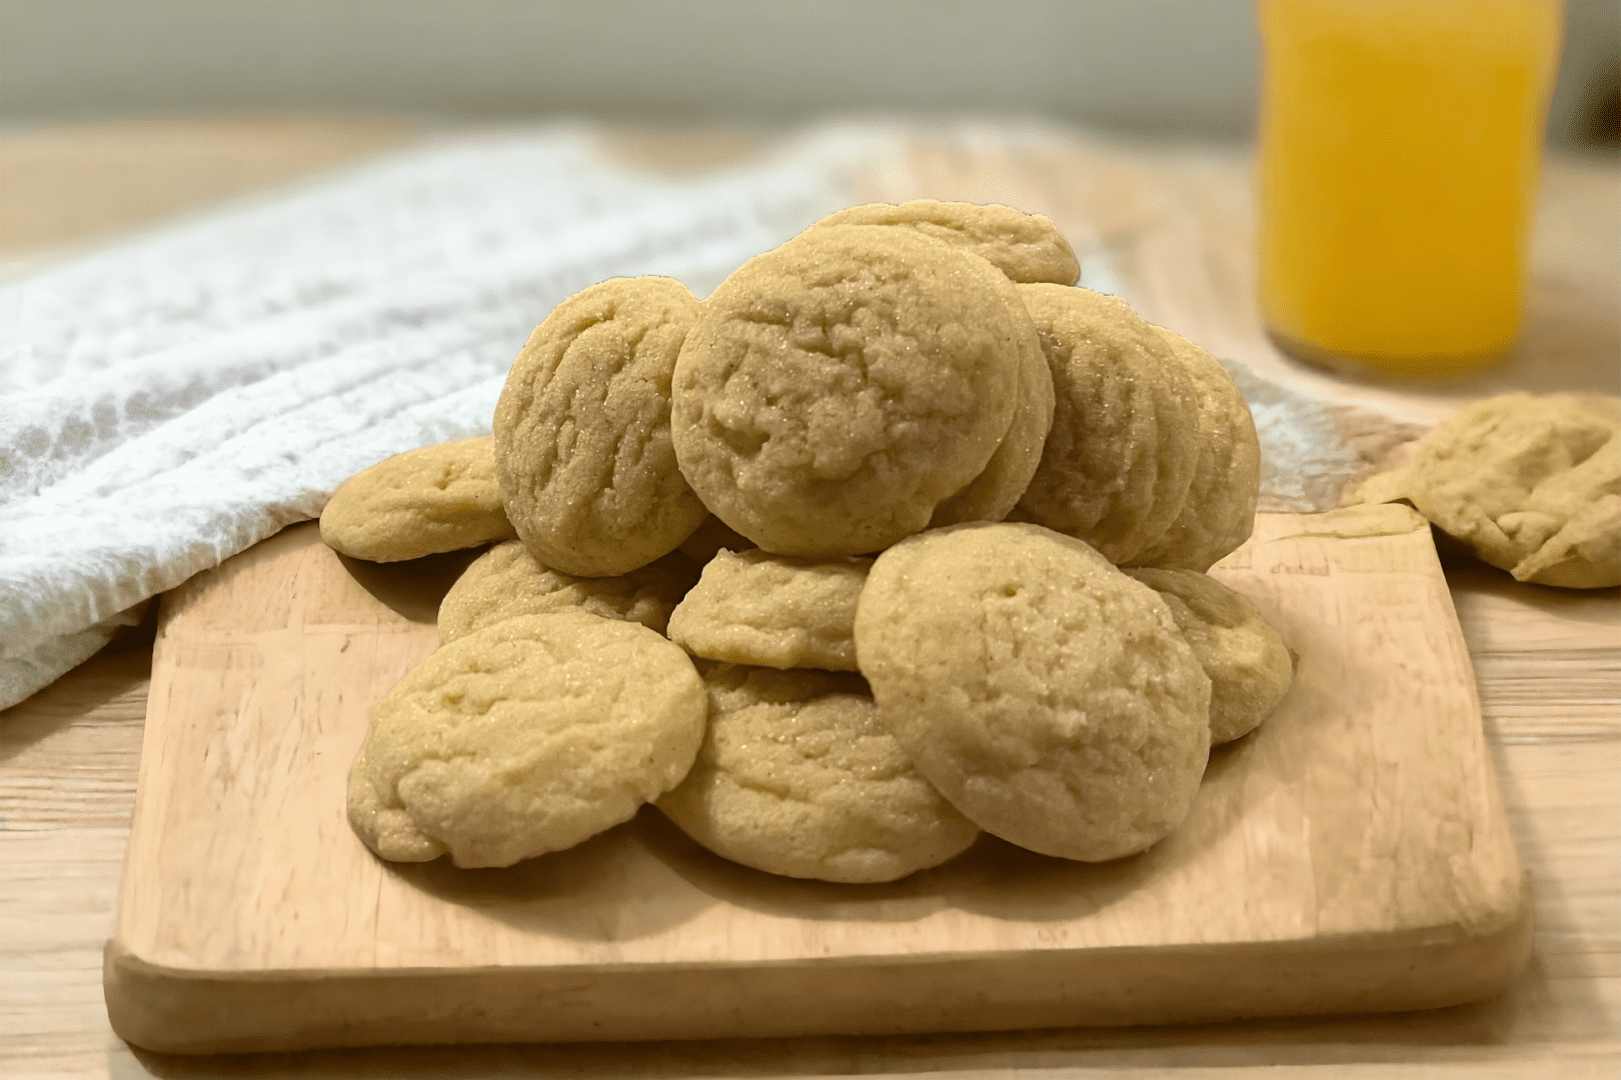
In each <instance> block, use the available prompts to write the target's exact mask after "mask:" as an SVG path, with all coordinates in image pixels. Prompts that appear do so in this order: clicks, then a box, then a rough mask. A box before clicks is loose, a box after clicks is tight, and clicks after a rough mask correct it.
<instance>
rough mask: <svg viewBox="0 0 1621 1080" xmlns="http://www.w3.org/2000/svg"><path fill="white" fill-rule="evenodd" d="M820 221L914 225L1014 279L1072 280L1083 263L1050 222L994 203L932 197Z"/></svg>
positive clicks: (869, 206)
mask: <svg viewBox="0 0 1621 1080" xmlns="http://www.w3.org/2000/svg"><path fill="white" fill-rule="evenodd" d="M824 225H892V226H900V227H902V228H908V229H916V230H917V231H918V232H920V233H922V234H923V235H925V236H929V237H933V238H934V239H936V240H941V241H944V242H945V243H948V244H950V245H951V246H952V247H958V248H962V249H963V250H965V251H971V252H973V253H974V254H975V255H978V256H979V257H980V258H982V259H984V260H985V261H986V262H988V263H990V264H991V265H992V266H994V267H996V268H997V269H998V270H1000V271H1002V273H1004V274H1006V275H1007V276H1008V277H1009V278H1010V279H1011V280H1013V281H1050V282H1054V283H1056V284H1059V285H1073V284H1075V282H1076V280H1077V279H1078V278H1079V277H1080V276H1081V264H1080V263H1079V262H1077V261H1076V259H1075V251H1074V249H1072V248H1071V247H1070V246H1069V241H1068V240H1065V239H1064V235H1063V233H1060V232H1059V231H1058V229H1057V228H1056V227H1055V226H1054V225H1053V223H1052V222H1051V221H1050V220H1048V219H1047V218H1045V217H1043V216H1042V215H1040V214H1026V213H1025V212H1024V211H1022V210H1015V209H1013V208H1012V207H1010V206H1001V205H999V204H996V203H988V204H985V205H976V204H975V203H965V202H936V201H935V200H933V199H914V200H913V201H911V202H904V203H901V204H900V205H899V206H894V205H891V204H889V203H868V204H867V205H865V206H852V207H850V208H849V209H847V210H840V211H839V212H838V213H835V214H829V215H828V216H827V217H825V218H823V219H822V220H821V221H819V222H817V223H816V225H815V226H812V227H813V228H815V227H820V226H824Z"/></svg>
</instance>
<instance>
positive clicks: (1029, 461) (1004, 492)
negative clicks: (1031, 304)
mask: <svg viewBox="0 0 1621 1080" xmlns="http://www.w3.org/2000/svg"><path fill="white" fill-rule="evenodd" d="M1005 295H1006V299H1007V303H1008V304H1010V305H1015V306H1018V307H1021V308H1022V307H1023V305H1024V301H1023V300H1022V299H1021V298H1020V296H1019V293H1018V290H1016V289H1014V288H1013V287H1012V286H1011V285H1009V286H1008V287H1007V289H1006V290H1005ZM1032 325H1034V324H1032ZM1018 393H1019V401H1018V405H1017V407H1016V408H1015V409H1014V412H1013V423H1012V426H1010V427H1009V428H1008V433H1007V435H1005V436H1004V437H1003V439H1002V444H1001V445H1000V446H998V447H997V448H996V453H994V454H992V455H991V460H990V461H989V462H987V463H986V465H985V471H984V472H982V473H980V474H979V475H978V476H976V477H975V478H974V479H973V480H972V481H970V482H969V484H968V486H967V487H965V488H963V489H962V490H961V491H959V492H957V494H955V495H953V496H952V497H951V498H949V499H947V500H946V501H945V502H943V503H941V504H940V505H939V506H937V507H936V508H935V511H934V516H933V517H932V518H930V519H929V527H930V528H939V527H941V526H944V525H957V524H961V523H962V522H965V521H1001V520H1002V519H1004V518H1006V517H1007V516H1008V513H1009V512H1010V511H1011V510H1012V509H1013V507H1014V506H1015V505H1016V504H1017V503H1018V501H1019V499H1020V498H1021V497H1022V496H1023V495H1024V493H1025V491H1026V490H1027V489H1028V488H1029V487H1030V480H1031V478H1032V477H1033V476H1035V474H1036V469H1037V467H1038V466H1040V464H1041V456H1042V453H1043V451H1044V450H1045V449H1046V446H1047V435H1048V432H1050V431H1051V430H1052V426H1053V410H1054V407H1055V405H1056V398H1055V396H1054V390H1053V376H1052V369H1051V368H1050V367H1049V366H1048V363H1047V355H1046V353H1045V352H1043V351H1042V348H1041V342H1040V340H1039V339H1038V338H1037V337H1035V336H1034V335H1032V336H1030V337H1027V338H1025V339H1023V348H1022V349H1020V354H1019V383H1018Z"/></svg>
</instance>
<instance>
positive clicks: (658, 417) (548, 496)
mask: <svg viewBox="0 0 1621 1080" xmlns="http://www.w3.org/2000/svg"><path fill="white" fill-rule="evenodd" d="M697 315H698V301H697V300H695V299H693V296H692V294H691V293H690V292H688V291H687V287H686V286H685V285H683V284H681V283H680V282H679V281H674V280H671V279H670V278H660V277H639V278H614V279H612V280H610V281H604V282H602V283H600V284H597V285H593V286H591V287H590V288H588V289H585V290H583V291H581V292H579V293H576V294H575V295H574V296H571V297H569V298H568V299H567V300H565V301H563V302H562V303H561V304H558V305H557V307H556V308H554V309H553V310H552V313H551V314H550V315H548V316H546V321H544V322H542V323H541V324H540V326H538V327H537V328H536V329H535V332H534V333H533V334H532V335H530V337H529V342H528V344H526V345H525V346H524V347H523V351H522V352H521V353H519V354H518V359H517V360H516V361H515V362H514V363H513V365H512V370H511V372H509V373H508V375H507V381H506V385H505V386H504V387H503V388H502V390H501V397H500V400H499V401H498V402H497V403H496V407H495V424H494V428H495V460H496V469H497V473H498V475H499V477H500V480H501V495H502V498H503V499H504V500H505V502H506V506H507V513H508V514H509V515H510V516H511V518H512V523H513V525H515V526H516V527H517V530H518V535H519V536H520V537H522V539H523V542H524V543H525V544H527V545H528V546H529V550H530V551H531V552H533V553H534V556H535V558H537V559H538V560H540V562H541V563H543V564H544V565H546V566H550V567H553V568H555V569H558V570H562V571H564V572H565V573H569V574H577V575H580V576H582V577H611V576H613V575H615V574H623V573H625V572H626V571H628V570H634V569H636V568H637V567H639V566H646V565H647V564H648V563H650V562H652V561H653V560H654V559H656V558H658V557H659V556H661V555H664V554H666V553H668V552H670V551H673V550H675V548H676V546H677V545H679V544H680V543H681V542H682V541H683V540H685V539H686V538H687V537H688V536H689V535H690V534H691V533H692V531H693V530H694V529H696V528H697V527H698V524H699V523H700V522H701V521H703V519H704V517H705V516H706V514H707V513H708V512H707V511H706V510H705V509H704V506H703V504H702V503H701V502H699V501H698V497H697V496H696V495H694V494H693V493H692V491H691V490H690V489H689V488H688V487H687V482H686V480H684V479H683V478H682V476H681V471H680V470H679V469H678V468H677V467H676V461H675V452H674V450H673V449H672V448H671V445H670V375H671V372H672V371H674V369H675V358H676V354H677V352H678V351H679V350H680V348H681V344H682V342H683V341H685V340H686V336H687V332H688V331H689V330H690V329H691V328H692V325H693V322H694V321H695V320H696V319H697Z"/></svg>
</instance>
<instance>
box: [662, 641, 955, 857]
mask: <svg viewBox="0 0 1621 1080" xmlns="http://www.w3.org/2000/svg"><path fill="white" fill-rule="evenodd" d="M704 684H705V686H706V688H707V689H708V692H709V732H708V734H707V735H705V736H704V742H703V747H702V748H701V749H700V750H699V751H698V760H697V762H696V763H695V764H694V765H693V767H692V772H691V773H689V774H688V775H687V778H686V779H685V780H683V781H682V782H681V784H680V786H678V787H677V788H676V789H675V790H674V791H671V792H670V793H669V794H668V795H665V796H664V797H663V798H662V799H660V800H659V802H658V806H659V809H660V810H662V811H663V812H664V813H665V815H667V816H668V817H669V818H670V820H672V821H674V822H675V823H676V824H677V825H678V826H680V828H681V830H682V831H683V832H685V833H686V834H687V835H688V836H690V837H692V838H693V839H694V840H696V841H697V842H698V843H700V844H702V845H703V846H704V847H706V848H708V849H709V850H710V851H713V852H714V853H715V854H717V855H720V856H722V857H724V858H727V859H731V860H732V861H734V862H739V863H742V864H743V865H745V866H752V867H754V868H755V869H757V870H764V871H766V872H768V873H772V874H783V875H786V876H788V877H797V878H817V879H820V880H822V881H845V882H874V881H894V880H895V879H897V878H901V877H905V876H906V875H907V874H910V873H912V872H914V871H917V870H922V869H925V868H927V867H930V866H938V865H939V864H940V863H943V862H945V861H946V860H947V859H950V858H952V857H953V856H955V855H957V854H959V853H960V852H962V851H963V850H965V849H966V848H967V847H968V846H969V845H970V844H972V843H973V842H974V839H975V837H977V836H978V835H979V830H978V829H977V828H975V827H974V825H973V824H971V823H970V822H969V821H967V820H966V819H964V818H963V816H962V815H961V814H959V813H958V812H957V811H956V810H954V809H952V807H951V804H950V803H948V802H946V801H945V800H944V799H942V798H941V797H940V794H939V792H937V791H935V790H934V788H933V787H931V786H930V785H929V783H928V781H926V780H924V779H923V777H922V776H920V775H918V772H917V770H916V769H915V768H913V766H912V763H911V762H910V761H909V760H908V759H907V757H906V754H905V753H904V752H903V751H902V750H901V748H900V744H899V743H897V742H896V741H895V737H894V736H893V735H891V734H890V733H889V732H888V731H886V730H885V729H884V726H883V724H881V723H879V721H878V714H877V709H876V708H875V707H874V705H873V702H872V697H871V695H870V694H868V692H867V687H866V684H865V683H863V682H862V680H861V677H860V676H858V675H850V674H838V673H834V672H828V671H803V670H801V671H770V670H766V669H763V668H751V667H741V666H734V665H730V664H722V665H719V666H717V667H715V668H714V669H713V670H711V671H710V672H708V673H707V674H706V675H705V676H704Z"/></svg>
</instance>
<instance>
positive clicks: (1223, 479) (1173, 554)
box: [1123, 326, 1261, 571]
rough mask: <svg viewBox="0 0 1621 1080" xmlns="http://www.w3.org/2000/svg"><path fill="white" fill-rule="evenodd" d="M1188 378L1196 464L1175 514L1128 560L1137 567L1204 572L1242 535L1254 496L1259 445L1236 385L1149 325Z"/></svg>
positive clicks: (1206, 359)
mask: <svg viewBox="0 0 1621 1080" xmlns="http://www.w3.org/2000/svg"><path fill="white" fill-rule="evenodd" d="M1154 330H1155V332H1157V333H1158V334H1159V335H1160V337H1161V338H1162V339H1164V340H1165V341H1166V342H1168V343H1169V344H1170V346H1171V350H1172V355H1174V356H1176V357H1177V358H1178V359H1180V360H1181V361H1182V363H1183V365H1184V368H1185V370H1186V371H1187V373H1188V375H1189V376H1190V377H1191V378H1192V379H1193V385H1194V389H1195V391H1196V393H1197V395H1198V402H1199V421H1198V439H1199V463H1198V468H1197V469H1196V470H1195V472H1194V474H1193V482H1192V483H1191V484H1190V485H1188V494H1187V498H1186V500H1185V501H1184V502H1183V503H1182V509H1181V512H1180V513H1178V514H1177V517H1176V520H1175V521H1173V522H1171V524H1170V527H1169V528H1167V529H1166V530H1165V533H1164V535H1162V536H1161V537H1160V538H1159V539H1158V540H1157V541H1155V542H1154V543H1152V544H1150V545H1148V546H1147V547H1146V548H1144V549H1142V550H1141V551H1138V552H1137V553H1136V554H1135V555H1132V556H1130V557H1129V560H1123V561H1130V562H1132V563H1134V564H1136V565H1139V566H1165V567H1174V568H1177V569H1182V570H1200V571H1203V570H1208V569H1210V567H1211V566H1213V565H1214V564H1215V562H1216V560H1218V559H1220V558H1221V557H1222V556H1224V555H1227V554H1228V553H1229V552H1232V551H1235V550H1237V548H1238V546H1239V545H1240V544H1242V543H1243V542H1244V541H1245V540H1248V539H1249V537H1250V533H1251V531H1253V530H1254V528H1255V504H1256V501H1257V500H1258V499H1259V497H1260V493H1261V442H1260V439H1259V437H1258V436H1257V434H1256V431H1255V418H1254V417H1253V416H1252V415H1250V408H1249V405H1248V404H1246V403H1245V401H1244V397H1243V395H1242V394H1240V393H1239V392H1238V385H1237V384H1236V383H1234V382H1233V377H1232V376H1231V375H1229V374H1227V369H1226V368H1224V367H1222V366H1221V364H1220V363H1218V362H1217V361H1216V359H1215V358H1214V357H1213V356H1211V355H1210V354H1209V353H1207V352H1205V351H1204V350H1203V349H1201V348H1199V346H1197V345H1195V344H1194V343H1193V342H1191V341H1189V340H1188V339H1186V338H1184V337H1180V336H1178V335H1177V334H1175V333H1172V332H1171V331H1169V330H1167V329H1165V328H1164V327H1162V326H1156V327H1154Z"/></svg>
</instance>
